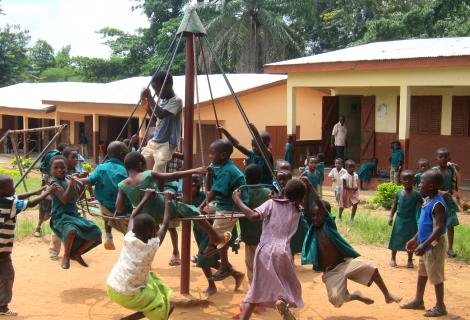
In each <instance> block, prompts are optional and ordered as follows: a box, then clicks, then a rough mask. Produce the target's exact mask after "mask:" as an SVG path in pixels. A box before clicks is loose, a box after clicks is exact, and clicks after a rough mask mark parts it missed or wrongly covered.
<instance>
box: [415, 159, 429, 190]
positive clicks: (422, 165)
mask: <svg viewBox="0 0 470 320" xmlns="http://www.w3.org/2000/svg"><path fill="white" fill-rule="evenodd" d="M429 169H431V166H430V165H429V160H428V159H424V158H421V159H419V160H418V172H417V173H416V174H415V186H416V188H418V189H419V185H420V184H421V176H422V175H423V173H425V172H426V171H428V170H429Z"/></svg>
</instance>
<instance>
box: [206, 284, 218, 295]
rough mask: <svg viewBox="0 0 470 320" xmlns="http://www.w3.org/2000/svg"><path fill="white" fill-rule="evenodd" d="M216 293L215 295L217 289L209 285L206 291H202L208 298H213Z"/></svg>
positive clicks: (213, 285)
mask: <svg viewBox="0 0 470 320" xmlns="http://www.w3.org/2000/svg"><path fill="white" fill-rule="evenodd" d="M216 293H217V287H216V286H215V284H210V285H209V286H208V287H207V289H206V291H204V294H205V295H206V296H208V297H210V296H213V295H214V294H216Z"/></svg>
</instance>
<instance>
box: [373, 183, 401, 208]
mask: <svg viewBox="0 0 470 320" xmlns="http://www.w3.org/2000/svg"><path fill="white" fill-rule="evenodd" d="M402 188H403V187H401V186H398V185H396V184H395V183H393V182H385V183H381V184H379V185H378V187H377V192H376V193H375V195H374V197H373V198H372V202H373V203H375V204H378V205H379V206H381V207H383V208H385V209H387V210H390V209H391V208H392V206H393V201H394V200H395V195H396V194H397V191H398V190H401V189H402Z"/></svg>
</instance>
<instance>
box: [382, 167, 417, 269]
mask: <svg viewBox="0 0 470 320" xmlns="http://www.w3.org/2000/svg"><path fill="white" fill-rule="evenodd" d="M413 182H414V176H413V171H411V170H404V171H402V172H401V183H402V184H403V186H404V189H402V190H398V191H397V194H396V195H395V201H394V203H393V207H392V211H391V212H390V218H389V219H388V224H389V225H390V226H391V225H393V229H392V236H391V237H390V242H389V244H388V248H389V249H390V250H392V258H391V260H390V266H391V267H394V268H395V267H396V266H397V260H396V257H397V251H405V246H406V243H407V242H408V241H409V240H410V239H411V238H413V237H414V235H415V234H416V232H418V224H417V219H416V216H417V214H418V212H419V211H420V210H421V204H422V203H423V200H422V198H421V196H420V194H419V192H418V191H416V190H414V189H413ZM395 213H396V214H397V216H396V218H395V224H393V216H394V215H395ZM406 267H407V268H413V267H414V265H413V252H410V251H408V263H407V265H406Z"/></svg>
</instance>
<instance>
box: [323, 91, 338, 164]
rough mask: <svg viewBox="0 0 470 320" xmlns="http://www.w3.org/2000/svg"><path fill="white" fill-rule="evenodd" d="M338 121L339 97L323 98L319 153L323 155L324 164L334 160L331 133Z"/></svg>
mask: <svg viewBox="0 0 470 320" xmlns="http://www.w3.org/2000/svg"><path fill="white" fill-rule="evenodd" d="M338 119H339V97H338V96H325V97H323V104H322V128H321V143H320V151H321V152H323V153H324V154H325V162H327V163H332V162H333V161H334V159H335V150H334V148H332V147H331V133H332V132H333V127H334V126H335V124H336V123H337V122H338Z"/></svg>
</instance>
